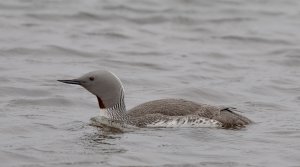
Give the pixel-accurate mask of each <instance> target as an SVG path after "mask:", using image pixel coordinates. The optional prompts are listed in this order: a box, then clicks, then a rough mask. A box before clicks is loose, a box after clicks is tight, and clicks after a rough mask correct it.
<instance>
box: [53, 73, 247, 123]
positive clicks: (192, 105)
mask: <svg viewBox="0 0 300 167" xmlns="http://www.w3.org/2000/svg"><path fill="white" fill-rule="evenodd" d="M58 81H60V82H63V83H67V84H76V85H81V86H82V87H84V88H85V89H86V90H88V91H89V92H90V93H92V94H94V95H95V96H96V97H97V100H98V104H99V107H100V110H101V111H104V112H105V115H106V116H107V117H108V118H109V119H110V120H112V121H118V122H121V123H123V124H127V125H132V126H136V127H203V126H205V125H206V126H214V127H222V128H240V127H244V126H245V125H247V124H249V123H251V122H252V121H251V120H250V119H248V118H246V117H244V116H242V115H240V114H238V113H236V112H234V111H235V108H230V107H217V106H211V105H207V104H200V103H196V102H193V101H189V100H184V99H160V100H154V101H150V102H146V103H143V104H140V105H138V106H136V107H134V108H132V109H130V110H128V111H127V110H126V105H125V101H124V88H123V85H122V82H121V80H120V79H119V78H118V77H117V76H116V75H115V74H114V73H112V72H110V71H107V70H98V71H93V72H89V73H87V74H85V75H83V76H81V77H79V78H77V79H71V80H58Z"/></svg>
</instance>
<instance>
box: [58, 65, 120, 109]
mask: <svg viewBox="0 0 300 167" xmlns="http://www.w3.org/2000/svg"><path fill="white" fill-rule="evenodd" d="M58 81H60V82H63V83H67V84H76V85H81V86H82V87H84V88H85V89H86V90H88V91H89V92H91V93H92V94H94V95H95V96H97V99H98V103H99V107H100V108H112V107H114V106H116V105H119V104H120V103H121V102H123V100H124V92H123V86H122V83H121V81H120V79H119V78H118V77H117V76H116V75H115V74H113V73H112V72H110V71H107V70H98V71H92V72H89V73H87V74H85V75H83V76H81V77H79V78H77V79H71V80H58Z"/></svg>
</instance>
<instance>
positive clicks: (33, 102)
mask: <svg viewBox="0 0 300 167" xmlns="http://www.w3.org/2000/svg"><path fill="white" fill-rule="evenodd" d="M72 104H73V102H71V101H70V100H66V99H63V98H57V97H56V98H44V99H15V100H11V101H9V104H8V105H9V106H69V105H72Z"/></svg>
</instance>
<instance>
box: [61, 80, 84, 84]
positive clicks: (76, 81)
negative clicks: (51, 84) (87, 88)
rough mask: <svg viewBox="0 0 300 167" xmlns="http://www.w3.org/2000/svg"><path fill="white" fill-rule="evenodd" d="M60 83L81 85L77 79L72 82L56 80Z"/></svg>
mask: <svg viewBox="0 0 300 167" xmlns="http://www.w3.org/2000/svg"><path fill="white" fill-rule="evenodd" d="M57 81H59V82H62V83H66V84H75V85H81V82H80V81H79V80H78V79H72V80H57Z"/></svg>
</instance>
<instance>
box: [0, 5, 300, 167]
mask: <svg viewBox="0 0 300 167" xmlns="http://www.w3.org/2000/svg"><path fill="white" fill-rule="evenodd" d="M299 9H300V1H298V0H255V1H254V0H253V1H247V0H210V1H209V0H151V1H150V0H149V1H146V0H138V1H134V0H124V1H116V0H109V1H108V0H106V1H105V0H84V1H83V0H82V1H80V0H65V1H62V0H10V1H4V0H2V1H0V81H1V82H0V106H1V107H0V135H1V136H0V162H1V164H0V166H3V167H4V166H5V167H8V166H13V167H27V166H30V167H40V166H60V167H63V166H72V167H74V166H222V167H223V166H299V164H300V143H299V141H300V140H299V139H300V121H299V120H300V114H299V112H300V111H299V108H300V86H299V85H300V84H299V83H300V46H299V44H300V19H299V18H300V10H299ZM100 68H106V69H109V70H111V71H113V72H114V73H116V74H117V75H118V76H119V77H120V78H121V80H122V81H123V83H124V86H125V89H126V103H127V107H128V108H131V107H133V106H135V105H137V104H140V103H142V102H146V101H149V100H154V99H159V98H166V97H175V98H185V99H189V100H193V101H198V102H202V103H208V104H213V105H229V106H233V107H237V108H239V109H240V110H241V111H242V112H243V113H242V114H243V115H245V116H247V117H249V118H251V119H252V120H254V121H255V122H256V123H255V124H253V125H251V126H248V127H247V128H245V129H243V130H236V131H234V130H223V129H214V128H169V129H168V128H167V129H140V130H136V131H132V132H128V133H124V134H112V133H106V132H103V131H101V130H99V129H97V128H95V127H91V126H89V119H90V118H91V117H94V116H97V115H99V109H98V108H97V102H96V98H95V97H94V96H93V95H91V94H89V93H88V92H87V91H85V90H84V89H83V88H81V87H77V86H70V85H64V84H61V83H58V82H57V81H56V80H57V79H69V78H74V77H77V76H80V75H82V74H84V73H86V72H89V71H92V70H97V69H100Z"/></svg>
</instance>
